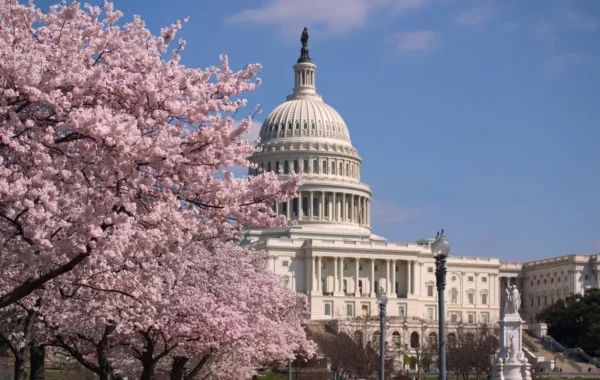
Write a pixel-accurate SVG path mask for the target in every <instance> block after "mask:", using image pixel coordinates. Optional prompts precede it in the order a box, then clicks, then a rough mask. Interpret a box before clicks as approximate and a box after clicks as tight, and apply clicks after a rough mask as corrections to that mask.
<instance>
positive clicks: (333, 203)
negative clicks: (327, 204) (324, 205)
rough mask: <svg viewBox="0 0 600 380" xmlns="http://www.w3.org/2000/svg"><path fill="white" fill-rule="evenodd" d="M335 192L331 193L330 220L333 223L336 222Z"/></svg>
mask: <svg viewBox="0 0 600 380" xmlns="http://www.w3.org/2000/svg"><path fill="white" fill-rule="evenodd" d="M336 206H337V205H336V199H335V191H334V192H333V193H331V220H332V221H333V222H335V221H337V220H338V217H337V207H336Z"/></svg>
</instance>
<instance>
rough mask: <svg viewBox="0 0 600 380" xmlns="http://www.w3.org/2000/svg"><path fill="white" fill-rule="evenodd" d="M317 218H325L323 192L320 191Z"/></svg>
mask: <svg viewBox="0 0 600 380" xmlns="http://www.w3.org/2000/svg"><path fill="white" fill-rule="evenodd" d="M319 220H325V192H323V191H321V207H319Z"/></svg>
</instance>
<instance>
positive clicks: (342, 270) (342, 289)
mask: <svg viewBox="0 0 600 380" xmlns="http://www.w3.org/2000/svg"><path fill="white" fill-rule="evenodd" d="M340 293H342V294H343V293H344V258H343V257H340Z"/></svg>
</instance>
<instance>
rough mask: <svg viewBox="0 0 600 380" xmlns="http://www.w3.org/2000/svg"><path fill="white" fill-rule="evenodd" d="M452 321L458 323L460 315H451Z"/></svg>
mask: <svg viewBox="0 0 600 380" xmlns="http://www.w3.org/2000/svg"><path fill="white" fill-rule="evenodd" d="M450 321H452V322H458V314H456V313H452V314H450Z"/></svg>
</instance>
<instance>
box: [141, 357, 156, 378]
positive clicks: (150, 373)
mask: <svg viewBox="0 0 600 380" xmlns="http://www.w3.org/2000/svg"><path fill="white" fill-rule="evenodd" d="M142 366H143V368H142V374H141V375H140V380H154V361H150V363H142Z"/></svg>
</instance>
